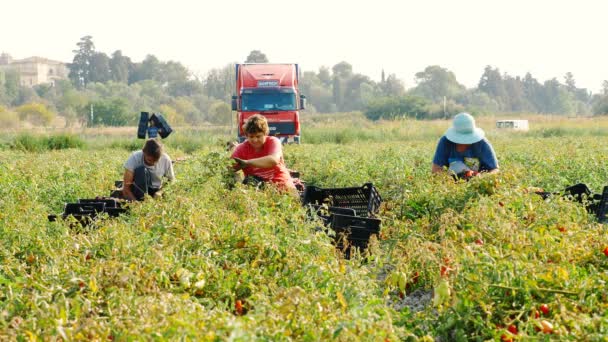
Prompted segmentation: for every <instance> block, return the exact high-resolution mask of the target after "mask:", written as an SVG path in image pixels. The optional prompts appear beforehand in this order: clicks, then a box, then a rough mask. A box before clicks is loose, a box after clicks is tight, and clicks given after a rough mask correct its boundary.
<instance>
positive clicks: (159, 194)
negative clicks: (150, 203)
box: [152, 190, 163, 199]
mask: <svg viewBox="0 0 608 342" xmlns="http://www.w3.org/2000/svg"><path fill="white" fill-rule="evenodd" d="M162 197H163V192H162V191H161V190H158V191H157V192H155V193H154V195H153V196H152V198H154V199H160V198H162Z"/></svg>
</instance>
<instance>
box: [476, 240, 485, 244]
mask: <svg viewBox="0 0 608 342" xmlns="http://www.w3.org/2000/svg"><path fill="white" fill-rule="evenodd" d="M475 243H476V244H478V245H483V240H482V239H477V240H475Z"/></svg>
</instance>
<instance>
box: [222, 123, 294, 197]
mask: <svg viewBox="0 0 608 342" xmlns="http://www.w3.org/2000/svg"><path fill="white" fill-rule="evenodd" d="M243 131H244V132H245V136H246V140H245V141H244V142H242V143H240V144H239V145H237V146H236V148H235V149H234V151H233V152H232V156H231V157H232V159H234V160H235V161H236V162H237V164H235V165H234V170H235V171H239V170H242V171H243V174H244V175H245V182H248V181H250V180H251V179H256V180H258V181H262V182H271V183H273V184H275V185H276V186H277V187H278V188H279V189H283V190H292V189H294V190H295V185H294V183H293V180H292V178H291V176H290V174H289V170H288V169H287V167H285V161H284V160H283V149H282V145H281V141H280V140H279V139H278V138H276V137H271V136H268V133H269V128H268V121H266V118H265V117H264V116H262V115H260V114H256V115H253V116H251V117H250V118H249V119H247V121H245V123H244V124H243Z"/></svg>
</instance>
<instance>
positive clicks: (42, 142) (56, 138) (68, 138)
mask: <svg viewBox="0 0 608 342" xmlns="http://www.w3.org/2000/svg"><path fill="white" fill-rule="evenodd" d="M84 146H85V143H84V141H82V139H80V138H79V137H77V136H74V135H69V134H58V135H52V136H48V137H44V136H35V135H32V134H29V133H23V134H19V135H18V136H16V137H15V139H14V140H13V142H12V143H11V144H10V147H11V148H12V149H14V150H22V151H28V152H43V151H48V150H63V149H68V148H82V147H84Z"/></svg>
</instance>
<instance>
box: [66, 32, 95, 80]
mask: <svg viewBox="0 0 608 342" xmlns="http://www.w3.org/2000/svg"><path fill="white" fill-rule="evenodd" d="M92 39H93V37H91V36H84V37H82V38H80V42H78V43H76V45H77V46H78V50H72V52H73V53H74V59H73V60H72V63H71V64H69V65H68V68H69V69H70V73H69V78H70V80H71V81H72V83H73V84H74V85H75V86H76V87H77V88H78V89H82V88H85V87H86V86H87V84H88V83H89V82H90V81H91V78H90V74H91V59H92V57H93V55H94V54H95V45H94V44H93V40H92Z"/></svg>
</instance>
